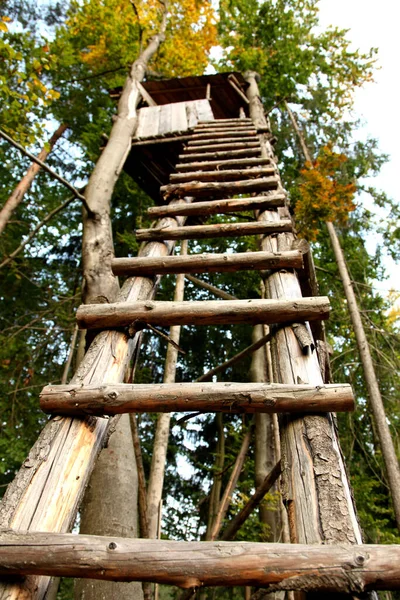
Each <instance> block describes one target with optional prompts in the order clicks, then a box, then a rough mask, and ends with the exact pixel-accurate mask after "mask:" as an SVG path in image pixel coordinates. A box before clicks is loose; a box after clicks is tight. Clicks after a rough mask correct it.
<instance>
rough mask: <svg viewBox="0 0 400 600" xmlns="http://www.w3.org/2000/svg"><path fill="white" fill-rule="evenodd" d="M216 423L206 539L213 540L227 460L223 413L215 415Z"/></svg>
mask: <svg viewBox="0 0 400 600" xmlns="http://www.w3.org/2000/svg"><path fill="white" fill-rule="evenodd" d="M215 423H216V425H217V432H218V438H217V449H216V452H215V463H214V478H213V484H212V487H211V492H210V501H209V505H208V506H209V508H208V522H207V531H206V536H205V539H206V540H211V534H212V528H213V525H214V520H215V518H216V516H217V514H218V508H219V503H220V498H221V487H222V471H223V468H224V462H225V430H224V418H223V415H222V414H221V413H218V414H216V415H215Z"/></svg>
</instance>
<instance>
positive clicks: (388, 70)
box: [319, 0, 400, 289]
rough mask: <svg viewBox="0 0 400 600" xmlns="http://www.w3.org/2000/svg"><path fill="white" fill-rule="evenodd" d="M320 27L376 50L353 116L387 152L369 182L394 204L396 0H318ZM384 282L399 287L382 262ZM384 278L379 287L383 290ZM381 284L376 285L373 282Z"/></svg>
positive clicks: (398, 123)
mask: <svg viewBox="0 0 400 600" xmlns="http://www.w3.org/2000/svg"><path fill="white" fill-rule="evenodd" d="M319 7H320V23H321V26H322V28H326V27H327V26H328V25H335V26H338V27H340V28H345V29H350V31H349V32H348V34H347V37H348V38H349V39H350V40H351V41H352V43H353V46H354V48H359V49H360V50H361V51H366V50H368V49H369V48H371V47H377V48H378V49H379V54H378V64H379V67H380V68H379V70H378V71H376V74H375V77H374V80H375V82H374V83H370V84H366V85H365V87H364V88H363V89H361V90H357V92H356V102H355V114H356V115H357V116H359V117H361V118H362V119H363V121H364V126H363V130H362V131H364V133H365V137H367V135H370V136H372V137H374V138H377V139H378V140H379V146H380V149H381V150H382V151H383V152H384V153H385V154H389V155H390V161H389V162H388V163H387V164H386V165H384V166H383V168H382V171H381V173H380V174H379V175H378V176H377V177H375V178H374V179H373V180H372V181H371V183H373V185H374V186H375V187H377V188H378V189H381V190H383V191H385V192H386V193H387V194H388V195H389V196H390V197H391V198H392V199H393V200H395V201H396V202H399V200H400V193H399V166H400V120H399V116H398V115H399V111H398V105H399V98H400V81H399V59H400V52H399V50H400V32H399V23H400V0H380V1H379V2H372V0H320V4H319ZM387 265H388V270H389V275H390V285H391V286H393V287H395V288H396V289H400V285H399V278H400V268H399V266H398V265H397V266H396V265H395V264H394V263H393V262H390V261H388V263H387ZM388 283H389V282H385V283H384V284H383V285H382V288H387V287H388ZM379 287H381V286H379Z"/></svg>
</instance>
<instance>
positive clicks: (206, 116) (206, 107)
mask: <svg viewBox="0 0 400 600" xmlns="http://www.w3.org/2000/svg"><path fill="white" fill-rule="evenodd" d="M194 102H195V104H196V111H197V117H198V120H199V122H201V121H206V122H209V121H211V122H212V121H213V119H214V113H213V111H212V108H211V104H210V101H209V100H207V99H206V98H204V99H202V100H194Z"/></svg>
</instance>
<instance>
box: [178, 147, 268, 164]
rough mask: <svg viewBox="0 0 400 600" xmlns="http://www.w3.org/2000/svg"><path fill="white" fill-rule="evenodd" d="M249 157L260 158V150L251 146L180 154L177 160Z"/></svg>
mask: <svg viewBox="0 0 400 600" xmlns="http://www.w3.org/2000/svg"><path fill="white" fill-rule="evenodd" d="M240 156H241V157H250V156H261V149H260V147H259V146H252V147H251V148H243V149H239V150H238V149H236V150H235V149H234V150H224V151H221V152H214V151H212V152H199V153H197V154H196V153H191V152H190V153H189V152H188V153H186V154H180V155H179V160H180V161H181V162H185V161H186V162H190V161H193V160H198V161H203V160H204V161H205V160H218V159H219V158H230V157H231V158H237V157H240Z"/></svg>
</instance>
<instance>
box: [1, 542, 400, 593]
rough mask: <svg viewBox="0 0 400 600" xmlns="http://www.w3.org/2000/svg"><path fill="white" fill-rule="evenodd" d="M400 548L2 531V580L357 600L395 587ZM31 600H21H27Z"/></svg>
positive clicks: (398, 582) (397, 585) (399, 585)
mask: <svg viewBox="0 0 400 600" xmlns="http://www.w3.org/2000/svg"><path fill="white" fill-rule="evenodd" d="M399 565H400V546H395V545H392V546H391V545H380V546H379V545H358V546H351V545H340V546H321V545H308V546H307V545H304V544H265V543H257V542H218V541H217V542H176V541H170V540H168V541H166V540H138V539H132V538H116V537H108V536H107V537H101V536H89V535H79V536H78V535H74V534H54V533H53V534H49V533H26V534H23V533H15V532H4V533H2V534H1V536H0V572H1V573H2V574H3V575H14V576H18V575H21V574H24V575H27V574H35V575H51V576H54V577H83V578H90V579H104V580H111V581H112V580H114V581H151V582H156V583H164V584H169V585H177V586H179V587H182V588H192V587H202V586H244V585H249V586H256V587H266V588H267V591H268V592H273V591H279V590H296V591H304V592H307V591H310V592H313V593H314V594H315V593H318V592H321V593H322V592H324V593H327V592H332V593H334V594H339V593H343V594H351V595H352V596H353V595H356V596H359V594H360V593H363V592H367V591H368V590H397V589H399V588H400V568H399ZM28 597H29V596H25V598H28Z"/></svg>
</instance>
